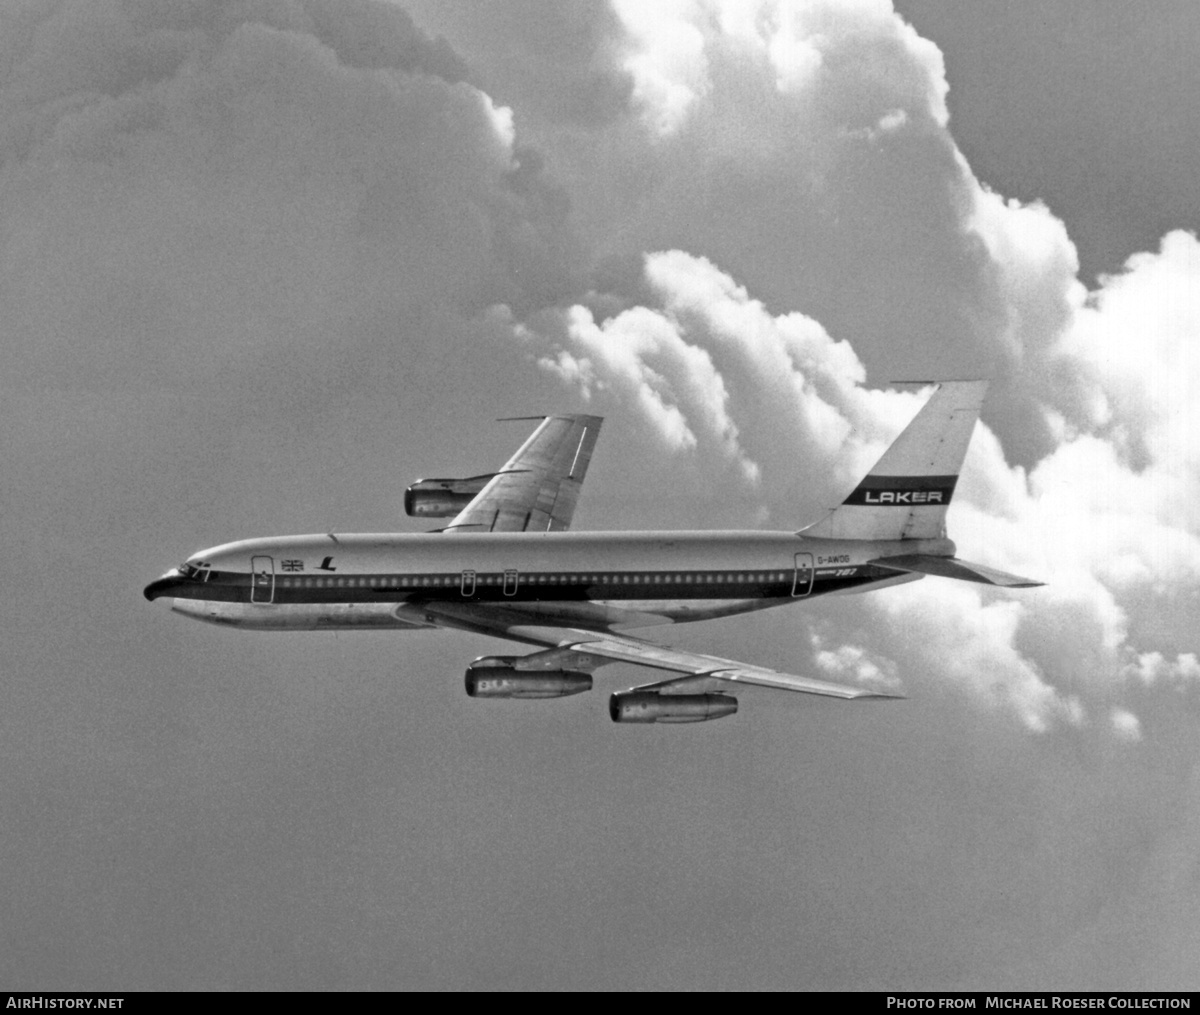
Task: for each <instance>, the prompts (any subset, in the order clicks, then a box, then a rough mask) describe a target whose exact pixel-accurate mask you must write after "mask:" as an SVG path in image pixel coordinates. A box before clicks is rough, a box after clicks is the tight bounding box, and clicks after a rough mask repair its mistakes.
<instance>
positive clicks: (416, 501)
mask: <svg viewBox="0 0 1200 1015" xmlns="http://www.w3.org/2000/svg"><path fill="white" fill-rule="evenodd" d="M494 477H495V473H494V472H493V473H488V474H487V475H486V476H471V477H469V478H467V479H418V480H417V481H416V482H415V483H413V485H412V486H410V487H409V488H408V489H407V490H405V491H404V512H405V514H408V515H411V516H412V517H414V518H453V517H454V516H455V515H456V514H458V513H459V512H460V511H461V510H462V509H463V508H465V507H466V506H467V505H468V504H470V503H471V501H473V500H474V499H475V495H476V494H477V493H479V491H480V490H482V489H483V488H484V487H485V486H487V484H488V480H490V479H492V478H494Z"/></svg>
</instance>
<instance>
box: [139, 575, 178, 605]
mask: <svg viewBox="0 0 1200 1015" xmlns="http://www.w3.org/2000/svg"><path fill="white" fill-rule="evenodd" d="M178 582H179V579H178V578H175V577H169V578H168V577H162V578H155V579H154V581H152V582H151V583H150V584H149V585H147V586H146V587H145V588H144V589H142V595H144V596H145V597H146V598H147V599H149V600H150V601H151V602H153V601H154V600H155V599H157V598H158V597H159V596H169V595H171V593H172V592H173V591H174V589H175V586H176V585H177V584H178Z"/></svg>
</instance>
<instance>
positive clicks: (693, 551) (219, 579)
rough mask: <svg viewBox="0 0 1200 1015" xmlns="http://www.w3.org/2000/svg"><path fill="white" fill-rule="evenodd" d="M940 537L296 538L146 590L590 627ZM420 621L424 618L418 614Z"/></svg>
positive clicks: (248, 603)
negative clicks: (432, 609)
mask: <svg viewBox="0 0 1200 1015" xmlns="http://www.w3.org/2000/svg"><path fill="white" fill-rule="evenodd" d="M953 552H954V547H953V544H952V543H950V541H949V540H945V539H939V540H904V541H903V542H900V541H887V542H885V541H879V542H871V541H863V540H845V541H843V540H832V539H812V538H806V537H805V536H803V535H797V534H795V533H770V532H582V533H578V532H549V533H523V532H522V533H482V534H473V533H470V534H455V533H421V534H390V533H385V534H354V535H328V534H327V535H306V536H286V537H276V538H265V539H249V540H242V541H239V542H236V543H227V544H224V545H222V546H217V547H214V548H212V549H210V550H206V551H203V552H202V553H198V554H194V555H193V556H192V557H191V558H189V560H188V562H187V564H185V565H183V566H182V567H181V568H178V569H175V570H173V571H171V572H168V573H167V574H166V575H164V576H163V577H162V578H160V579H158V580H157V581H155V582H152V583H151V584H150V585H149V586H148V587H147V589H146V596H147V598H151V599H157V598H168V599H170V600H171V601H172V603H171V605H172V608H173V609H174V610H175V611H176V612H179V613H182V614H185V615H187V616H190V617H194V618H196V619H199V620H205V621H209V622H212V623H218V624H226V625H231V626H236V627H244V628H255V629H265V630H281V629H285V630H286V629H292V630H297V629H310V630H311V629H329V628H380V627H385V628H398V629H404V628H411V627H414V626H426V619H425V617H424V615H423V611H422V607H423V606H425V605H427V604H431V603H436V604H437V610H438V621H437V622H438V623H440V624H442V625H443V626H445V624H446V620H447V617H448V616H451V617H453V616H454V615H456V614H460V615H461V616H462V618H463V620H462V623H461V624H460V625H459V626H462V627H465V628H468V629H469V628H471V627H473V626H474V624H473V623H472V622H471V618H472V617H479V616H480V615H483V614H486V615H489V616H490V615H492V614H496V615H501V616H504V617H510V618H518V619H523V620H524V621H525V622H528V623H538V624H544V625H557V626H567V627H585V628H589V629H593V630H606V629H615V628H620V627H640V626H648V625H653V624H663V623H682V622H686V621H691V620H705V619H709V618H713V617H721V616H728V615H731V614H735V613H743V612H747V611H750V610H757V609H765V608H768V607H771V606H778V605H782V604H784V603H789V602H795V601H798V600H802V599H806V598H810V597H812V596H814V595H824V594H830V593H836V592H842V593H846V592H863V591H867V590H868V589H874V588H879V587H880V586H882V585H885V584H886V585H892V584H897V583H900V582H904V581H913V580H916V578H917V577H919V576H918V575H913V574H908V573H904V572H900V571H896V570H891V569H888V568H886V567H882V566H880V565H879V564H871V563H868V562H869V561H872V560H877V559H878V558H880V557H886V556H888V555H889V554H890V555H896V554H901V553H906V554H912V553H929V554H937V555H943V556H948V555H951V554H953ZM430 622H432V618H430Z"/></svg>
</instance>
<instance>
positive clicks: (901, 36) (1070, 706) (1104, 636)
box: [535, 4, 1200, 739]
mask: <svg viewBox="0 0 1200 1015" xmlns="http://www.w3.org/2000/svg"><path fill="white" fill-rule="evenodd" d="M618 13H619V14H620V16H622V17H623V19H624V24H625V28H626V30H628V32H629V38H630V46H631V50H630V52H634V53H636V54H638V56H637V59H638V60H640V61H641V62H628V64H626V68H628V70H629V72H630V73H631V74H632V76H634V78H635V80H638V82H640V83H641V84H640V85H638V88H637V89H635V100H636V102H637V103H640V106H641V108H642V110H643V114H644V115H646V116H647V118H648V119H647V126H648V127H649V128H650V130H652V132H654V133H655V134H656V136H658V138H659V143H660V144H666V145H667V146H668V148H670V146H671V145H676V146H686V144H688V134H689V131H696V132H700V131H702V130H703V131H706V132H707V133H706V137H709V138H712V139H713V144H714V145H715V146H716V149H720V145H721V143H722V142H721V138H722V134H721V130H716V132H715V133H712V128H713V126H714V124H719V122H720V121H724V120H725V118H726V112H725V109H724V107H722V102H724V101H726V100H727V96H726V97H722V92H721V89H734V90H736V89H738V88H745V86H749V83H750V82H755V80H758V82H760V83H761V82H763V80H769V82H770V83H772V84H773V88H774V91H775V94H776V98H775V100H772V101H770V102H768V104H767V106H768V112H767V113H766V115H764V119H767V120H769V119H770V116H772V115H785V113H784V112H782V110H787V115H792V116H794V118H796V120H797V124H799V125H802V127H803V131H802V132H808V133H809V136H810V137H811V136H812V130H815V128H814V127H812V120H811V116H810V114H811V110H812V108H814V107H812V103H817V104H818V106H820V104H821V103H826V104H824V106H823V107H822V108H823V109H824V112H826V113H827V114H829V115H830V118H833V119H834V120H836V121H838V124H839V128H840V130H841V131H842V137H844V138H848V139H850V140H853V137H851V136H853V134H856V132H858V134H859V136H860V137H863V138H865V139H869V140H872V142H878V140H881V139H882V138H883V137H884V136H887V134H889V133H895V132H901V131H904V130H906V128H908V127H910V126H911V125H912V122H913V118H914V116H919V118H923V120H924V122H925V124H926V125H930V128H931V131H932V132H931V133H928V134H926V136H928V138H929V140H928V144H929V145H930V146H931V148H934V149H937V148H938V146H940V145H947V146H948V149H949V151H950V154H952V157H950V158H949V161H948V162H946V163H943V169H944V179H946V181H947V185H948V186H950V187H953V188H954V190H956V192H958V197H956V199H955V200H954V202H953V204H952V211H953V216H952V222H950V224H952V226H953V228H952V229H948V230H947V234H948V235H953V236H954V242H955V244H956V245H958V247H959V250H960V252H961V256H962V257H965V258H966V262H965V263H967V264H971V265H973V270H974V271H976V272H977V277H976V280H974V282H973V283H972V284H973V286H974V287H976V298H974V299H978V312H977V322H978V325H979V326H978V330H977V331H976V335H974V336H973V340H974V341H976V342H978V343H979V347H980V348H982V349H983V352H984V354H985V355H983V356H982V358H979V359H977V364H978V366H977V367H976V370H979V371H980V372H985V373H995V374H998V377H997V380H996V383H995V384H994V391H992V400H994V404H995V406H997V407H998V408H997V409H996V410H995V413H994V416H995V419H996V422H997V424H998V426H1000V432H998V433H997V432H992V431H991V430H989V428H986V427H980V430H979V433H978V436H977V438H976V442H974V448H973V450H972V455H971V457H970V458H968V463H967V467H966V470H965V475H964V481H962V485H961V486H960V497H959V502H960V503H959V505H958V506H956V508H955V512H954V515H953V516H952V517H953V518H954V523H955V525H956V530H955V531H952V535H955V534H956V537H958V540H959V543H960V547H961V551H962V553H964V555H968V557H972V558H973V559H979V560H982V561H984V563H990V564H994V565H996V566H1001V567H1006V569H1009V570H1014V571H1019V572H1025V573H1036V575H1039V576H1042V577H1044V578H1046V579H1048V581H1049V582H1050V584H1049V587H1048V588H1046V589H1042V590H1039V591H1038V593H1036V594H1032V595H1026V596H1025V597H1022V599H1015V597H1009V599H1003V597H1001V599H997V597H996V594H994V593H989V591H985V590H983V589H978V588H973V587H962V585H950V584H949V583H944V582H942V583H938V582H931V581H930V582H925V583H923V584H922V587H920V589H919V591H914V590H913V589H911V588H906V589H902V590H898V591H896V593H894V594H886V595H883V596H880V597H878V599H877V601H876V602H874V603H872V605H869V606H865V607H864V608H865V609H866V611H868V612H869V613H871V614H874V615H876V617H880V618H881V619H883V620H886V621H887V625H888V626H889V627H890V629H892V630H896V631H904V632H906V633H905V636H902V637H900V638H899V639H896V638H886V637H881V641H880V643H878V644H871V645H869V649H870V650H872V651H876V653H877V654H878V655H880V657H884V659H900V660H904V661H905V663H906V665H905V667H902V668H905V669H907V668H908V667H910V666H911V667H912V668H914V669H917V671H918V672H929V673H932V674H935V675H940V677H942V678H943V679H946V680H948V681H952V683H953V684H955V685H959V686H964V687H968V689H971V690H972V691H973V692H974V693H976V695H978V696H979V697H980V698H983V699H986V701H989V702H1003V703H1007V705H1008V707H1009V708H1010V709H1012V711H1013V713H1014V714H1015V715H1018V716H1019V717H1020V719H1021V721H1022V722H1024V723H1025V725H1027V726H1028V727H1030V728H1033V729H1046V728H1050V727H1051V726H1052V725H1054V723H1056V722H1064V723H1072V725H1081V723H1086V722H1088V721H1091V720H1092V719H1094V717H1096V716H1097V715H1098V714H1100V713H1103V711H1105V710H1106V708H1108V707H1106V705H1105V704H1104V702H1105V701H1106V699H1108V697H1109V696H1110V695H1112V693H1120V690H1121V686H1122V684H1123V683H1124V681H1127V680H1128V679H1129V674H1130V673H1135V672H1136V673H1144V672H1150V671H1153V669H1154V667H1153V666H1151V665H1150V663H1144V665H1135V663H1134V662H1133V660H1135V659H1140V657H1145V656H1146V653H1147V650H1152V649H1153V645H1147V644H1146V642H1145V638H1146V637H1152V636H1151V635H1148V633H1147V635H1144V633H1142V629H1144V626H1145V625H1144V623H1142V621H1144V619H1145V614H1146V613H1147V611H1150V609H1152V606H1151V603H1152V602H1153V601H1154V600H1156V599H1165V597H1169V596H1170V595H1171V593H1172V590H1174V589H1177V588H1178V587H1180V584H1181V583H1182V584H1184V585H1187V587H1194V585H1195V584H1196V581H1198V577H1200V566H1198V561H1200V545H1198V533H1196V530H1195V528H1196V527H1195V523H1194V518H1193V516H1192V515H1190V513H1189V512H1188V506H1187V505H1188V504H1189V503H1194V496H1195V492H1196V491H1195V488H1194V485H1195V476H1196V475H1198V474H1200V473H1198V470H1196V468H1195V461H1196V452H1195V434H1196V433H1198V432H1200V426H1196V425H1195V422H1194V409H1193V408H1192V406H1193V401H1192V400H1189V398H1188V397H1187V392H1188V391H1194V390H1195V389H1196V385H1198V382H1200V378H1196V377H1195V371H1194V367H1195V362H1196V360H1195V358H1194V356H1193V355H1190V353H1189V352H1188V350H1189V349H1190V348H1193V347H1194V346H1195V336H1196V335H1198V334H1200V317H1198V314H1196V307H1195V294H1196V293H1198V292H1200V284H1196V280H1195V274H1196V262H1198V259H1196V256H1195V246H1196V244H1195V239H1194V238H1192V236H1188V235H1186V234H1172V235H1170V236H1168V238H1166V240H1164V246H1163V250H1162V251H1160V252H1159V253H1158V254H1141V256H1139V257H1136V258H1134V259H1133V260H1130V264H1129V265H1128V269H1127V271H1126V272H1124V274H1122V275H1120V276H1116V277H1111V278H1106V280H1102V284H1100V286H1099V288H1098V289H1097V292H1094V293H1087V292H1086V289H1085V287H1084V286H1082V284H1081V283H1080V282H1079V280H1078V277H1076V276H1078V257H1076V254H1075V250H1074V246H1073V244H1072V242H1070V239H1069V236H1068V235H1067V232H1066V228H1064V226H1063V223H1062V222H1061V221H1060V220H1058V218H1056V217H1055V216H1054V215H1052V212H1051V211H1050V210H1049V209H1046V208H1045V206H1044V205H1042V204H1038V203H1032V204H1022V203H1020V202H1015V200H1009V199H1004V198H1003V197H1001V196H1000V194H997V193H995V192H994V191H991V190H990V188H988V187H985V186H984V185H982V184H980V182H979V181H977V180H976V179H974V176H973V175H972V174H971V170H970V167H968V166H967V164H966V161H965V160H964V158H962V156H961V155H960V154H958V152H956V150H954V149H953V143H952V142H950V140H949V137H948V134H946V133H944V127H946V124H947V120H946V116H944V106H942V104H940V102H941V100H942V98H943V97H944V79H943V74H942V65H941V60H940V56H937V58H935V56H934V54H932V53H930V52H929V49H928V48H926V47H925V46H923V44H914V43H913V41H912V37H911V36H910V32H911V29H908V26H906V25H904V23H902V22H900V20H899V19H898V18H895V17H894V14H893V13H892V11H890V7H889V5H877V4H863V5H828V6H823V5H805V7H804V11H799V10H798V8H793V7H791V6H788V5H760V7H756V8H755V13H754V16H752V17H751V16H750V14H748V13H745V11H744V8H743V10H740V11H737V12H734V11H732V10H726V8H724V7H721V6H720V5H702V4H690V5H689V4H682V5H676V6H672V7H670V8H661V10H659V11H658V13H656V14H655V20H654V24H653V25H650V24H649V23H642V22H636V20H635V18H634V16H631V14H626V13H625V12H624V11H623V8H619V7H618ZM666 20H673V22H674V23H676V24H677V25H686V26H688V31H686V32H685V34H684V35H685V37H686V38H690V40H691V43H689V46H690V48H689V50H688V52H689V54H690V56H689V58H688V59H686V60H676V58H674V56H672V55H671V54H670V53H665V52H662V53H660V52H659V49H658V48H656V47H658V46H659V43H658V42H656V40H659V38H660V37H662V36H664V31H665V29H664V24H662V23H664V22H666ZM818 25H820V26H821V28H822V31H817V26H818ZM697 32H698V34H700V35H698V37H700V38H701V40H702V44H701V43H700V42H697V35H696V34H697ZM818 36H820V37H818ZM781 37H782V38H786V40H792V41H793V42H794V44H787V46H785V44H784V43H782V42H780V38H781ZM859 46H862V47H865V48H866V49H869V50H870V53H871V58H870V61H869V67H870V68H871V70H870V72H868V73H863V74H860V78H862V79H865V80H869V82H871V83H872V84H874V85H875V86H876V88H877V91H872V92H871V95H872V97H874V98H872V102H874V109H872V112H871V113H870V115H865V110H866V109H868V108H871V107H870V106H860V107H858V108H857V112H856V113H854V114H853V115H851V113H850V107H847V106H845V104H841V106H839V104H838V101H835V100H834V98H832V97H829V96H828V95H827V94H826V89H827V88H828V82H827V80H824V79H823V77H822V76H823V74H826V73H829V72H832V71H830V70H829V68H832V67H840V66H844V64H842V62H841V61H842V60H845V59H847V58H846V53H847V52H848V50H852V49H854V47H859ZM847 48H848V49H847ZM854 52H858V50H854ZM935 52H936V50H935ZM676 56H678V54H676ZM702 56H703V59H701V58H702ZM788 60H791V64H790V66H791V67H792V73H790V74H788V73H782V72H781V70H780V67H781V64H780V61H784V62H785V64H786V61H788ZM888 61H893V62H888ZM718 66H720V68H721V71H720V73H718V71H716V70H715V67H718ZM881 67H888V68H890V70H889V71H888V72H883V71H881V70H880V68H881ZM856 70H860V68H856ZM652 72H653V73H652ZM654 76H658V77H654ZM664 80H668V82H670V83H671V85H672V86H671V88H667V86H666V85H664V84H662V82H664ZM715 80H720V85H721V88H714V85H713V82H715ZM800 95H804V96H805V103H800V102H799V101H798V96H800ZM772 103H774V106H772ZM856 116H857V118H858V120H857V122H856V119H854V118H856ZM746 132H749V133H750V136H751V137H754V136H757V130H756V126H755V125H749V126H745V127H744V128H743V130H742V133H743V134H745V133H746ZM864 132H865V133H864ZM776 133H778V132H775V131H774V127H773V126H770V127H763V128H762V136H763V137H764V138H766V137H768V136H775V134H776ZM680 150H682V149H680ZM689 150H692V149H689ZM746 151H748V152H749V155H748V160H749V162H751V163H754V164H755V166H756V167H757V168H756V169H752V172H763V167H766V166H769V164H772V163H773V162H774V161H775V160H778V158H779V157H781V151H782V150H781V149H776V150H774V151H772V150H770V148H769V145H768V146H767V148H762V146H756V145H755V144H754V143H751V144H750V145H749V148H748V149H746ZM805 164H806V166H808V168H809V169H810V170H811V169H812V168H814V166H815V163H811V162H809V163H805ZM712 167H713V163H712V162H710V161H707V162H703V168H702V169H701V178H702V179H703V178H706V176H708V175H713V176H715V175H718V170H716V169H714V168H712ZM822 197H823V193H822V192H820V191H818V192H816V197H815V198H814V204H816V205H820V204H821V198H822ZM638 292H640V295H638V298H637V301H638V305H636V306H628V304H626V308H624V310H620V311H617V312H616V313H613V314H612V316H611V317H607V318H605V319H602V320H600V322H599V323H598V322H596V319H595V317H594V316H593V313H592V311H588V310H584V308H583V307H582V306H577V307H575V308H572V310H570V311H566V312H564V313H563V316H562V318H560V322H559V324H558V325H556V326H548V328H547V326H542V328H540V329H535V330H536V332H538V340H536V341H538V342H540V343H541V348H542V353H541V354H540V364H541V366H542V367H544V368H545V370H547V371H550V372H552V373H554V374H556V376H558V377H560V378H562V379H563V380H565V382H568V383H570V384H572V385H574V386H576V388H577V390H580V391H581V392H583V394H586V395H592V394H594V392H598V391H604V390H606V389H611V390H612V391H614V392H620V394H623V395H624V396H625V397H628V398H629V400H630V401H631V402H632V403H634V404H636V406H637V407H638V408H640V410H641V413H642V415H643V419H644V420H646V421H647V424H648V425H649V426H650V427H653V428H654V430H655V431H656V432H659V433H660V434H661V436H662V438H664V442H665V443H666V445H667V446H671V448H676V449H680V450H686V451H688V452H689V454H692V455H704V454H708V452H712V454H713V457H714V461H718V460H724V461H736V462H738V463H739V464H740V467H742V474H743V476H744V479H757V480H760V485H761V492H760V496H761V497H762V499H763V502H764V511H766V512H767V513H769V515H770V517H772V518H773V521H778V519H779V516H780V511H779V505H780V504H786V505H788V506H791V508H793V509H794V506H797V505H803V506H804V508H805V511H804V513H806V515H808V516H809V517H811V513H812V510H814V509H816V508H818V506H832V504H834V503H836V499H838V497H840V494H842V493H844V492H845V490H846V488H847V486H848V485H850V484H852V482H853V480H854V479H857V476H858V475H860V474H862V473H863V472H865V469H866V468H868V467H869V466H870V463H871V462H872V461H874V458H875V457H876V456H877V455H878V454H880V452H881V451H882V449H883V448H884V446H886V444H887V440H888V439H890V437H892V436H894V434H895V433H896V432H898V431H899V430H900V428H901V427H902V425H904V424H905V422H906V421H907V419H908V418H911V415H912V414H913V413H914V412H916V410H917V408H918V406H919V401H918V400H917V398H916V397H914V396H913V395H911V394H904V392H896V391H884V390H880V389H877V388H872V386H871V385H869V384H868V383H866V368H865V365H864V364H865V362H868V361H869V359H868V355H869V354H868V355H864V354H862V353H859V352H858V343H857V342H852V341H848V340H846V338H841V340H840V341H839V340H835V338H834V337H832V334H830V330H829V329H828V328H826V326H823V325H822V324H821V323H820V322H818V320H817V319H815V318H814V317H812V316H808V314H804V313H799V312H794V311H793V312H784V313H779V312H770V311H768V310H767V308H766V306H764V302H763V301H762V300H761V299H756V298H755V296H752V295H751V293H750V290H749V289H748V287H746V286H744V284H742V283H739V282H738V281H737V280H736V278H734V276H733V275H732V274H731V272H728V271H727V270H724V269H722V266H721V265H720V263H719V262H718V260H714V259H713V258H712V257H700V256H696V254H692V253H688V252H685V251H684V250H667V251H662V252H659V253H652V254H647V256H646V258H644V263H643V274H642V278H641V289H640V290H638ZM618 302H619V298H618ZM1147 335H1152V337H1144V336H1147ZM943 370H944V367H943ZM955 372H956V373H961V371H955ZM781 438H785V439H781ZM1006 444H1013V445H1014V446H1015V448H1016V452H1018V456H1019V457H1020V458H1021V460H1024V461H1022V462H1021V463H1020V464H1013V463H1012V462H1010V461H1009V458H1008V456H1007V455H1006V450H1004V448H1006ZM785 448H786V451H785V450H784V449H785ZM787 452H792V454H787ZM798 461H802V462H804V463H805V467H806V469H808V473H806V474H805V475H804V478H803V479H804V481H803V484H802V482H800V481H798V474H799V469H798V467H797V462H798ZM781 476H786V478H787V479H780V478H781ZM800 486H803V487H804V490H803V492H800V490H799V487H800ZM788 513H790V515H791V512H788ZM788 521H791V518H788ZM1147 667H1148V668H1147ZM1142 679H1145V678H1142ZM1114 715H1116V713H1114ZM1129 715H1130V716H1132V715H1133V713H1129ZM1111 728H1112V729H1114V731H1116V732H1117V733H1120V734H1121V735H1126V737H1128V738H1130V739H1132V732H1130V731H1133V729H1134V727H1133V726H1132V725H1130V722H1129V720H1126V719H1121V717H1114V719H1112V721H1111Z"/></svg>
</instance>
